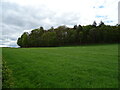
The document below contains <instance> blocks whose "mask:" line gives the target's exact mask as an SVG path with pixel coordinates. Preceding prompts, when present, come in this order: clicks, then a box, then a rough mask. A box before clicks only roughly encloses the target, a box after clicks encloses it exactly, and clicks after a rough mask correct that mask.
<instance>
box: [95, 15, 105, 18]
mask: <svg viewBox="0 0 120 90" xmlns="http://www.w3.org/2000/svg"><path fill="white" fill-rule="evenodd" d="M95 17H96V18H107V16H101V15H96V16H95Z"/></svg>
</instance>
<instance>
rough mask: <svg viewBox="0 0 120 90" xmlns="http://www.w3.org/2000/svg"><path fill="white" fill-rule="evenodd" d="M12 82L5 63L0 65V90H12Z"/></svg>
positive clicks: (9, 71)
mask: <svg viewBox="0 0 120 90" xmlns="http://www.w3.org/2000/svg"><path fill="white" fill-rule="evenodd" d="M13 86H14V81H13V77H12V71H11V70H10V69H9V68H8V66H7V64H6V61H4V60H3V63H2V88H12V87H13Z"/></svg>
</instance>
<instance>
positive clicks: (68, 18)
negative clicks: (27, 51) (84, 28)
mask: <svg viewBox="0 0 120 90" xmlns="http://www.w3.org/2000/svg"><path fill="white" fill-rule="evenodd" d="M119 1H120V0H1V1H0V13H1V14H0V32H1V33H0V47H18V46H17V44H16V43H17V39H18V38H19V37H20V36H21V35H22V34H23V32H26V31H27V32H30V31H31V30H32V29H36V28H39V27H41V26H42V27H44V29H49V28H51V27H52V26H53V27H54V28H56V27H58V26H60V25H66V26H68V27H73V26H74V25H79V24H80V25H90V24H92V23H93V21H96V22H97V23H98V24H99V22H100V21H101V20H102V21H103V22H104V23H105V24H106V25H116V24H117V23H118V2H119Z"/></svg>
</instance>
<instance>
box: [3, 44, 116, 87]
mask: <svg viewBox="0 0 120 90" xmlns="http://www.w3.org/2000/svg"><path fill="white" fill-rule="evenodd" d="M2 50H3V53H2V54H3V60H4V61H5V62H6V65H7V67H8V68H9V69H10V70H11V71H12V74H11V78H12V80H13V82H14V84H13V85H12V86H11V87H12V88H117V87H118V79H117V78H118V74H117V73H118V45H117V44H109V45H89V46H69V47H41V48H3V49H2ZM3 76H4V74H3Z"/></svg>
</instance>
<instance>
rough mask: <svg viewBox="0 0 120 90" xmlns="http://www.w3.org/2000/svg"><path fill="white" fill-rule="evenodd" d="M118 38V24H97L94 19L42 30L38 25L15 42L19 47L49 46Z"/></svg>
mask: <svg viewBox="0 0 120 90" xmlns="http://www.w3.org/2000/svg"><path fill="white" fill-rule="evenodd" d="M119 40H120V25H115V26H110V25H105V24H104V22H102V21H101V22H100V23H99V25H97V23H96V22H95V21H94V22H93V24H92V25H86V26H81V25H74V27H73V28H69V27H67V26H65V25H64V26H59V27H57V28H53V27H51V28H50V29H48V30H44V28H43V27H40V28H38V29H34V30H32V31H31V32H30V33H28V32H24V33H23V34H22V35H21V37H19V38H18V41H17V44H18V45H19V46H20V47H50V46H66V45H83V44H97V43H100V44H101V43H119V42H120V41H119Z"/></svg>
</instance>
